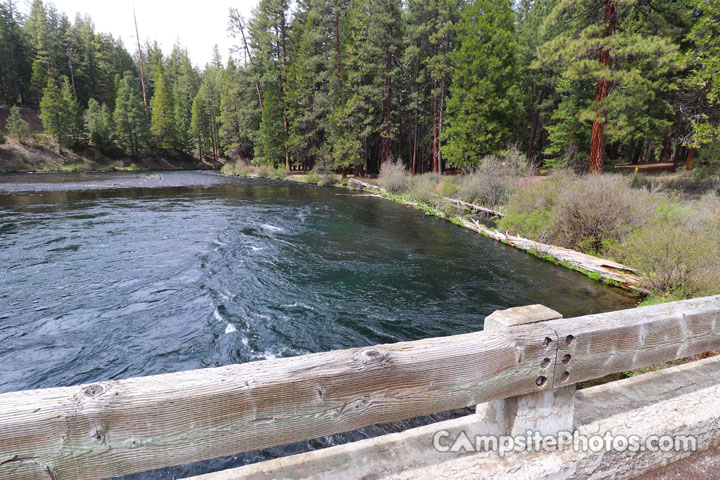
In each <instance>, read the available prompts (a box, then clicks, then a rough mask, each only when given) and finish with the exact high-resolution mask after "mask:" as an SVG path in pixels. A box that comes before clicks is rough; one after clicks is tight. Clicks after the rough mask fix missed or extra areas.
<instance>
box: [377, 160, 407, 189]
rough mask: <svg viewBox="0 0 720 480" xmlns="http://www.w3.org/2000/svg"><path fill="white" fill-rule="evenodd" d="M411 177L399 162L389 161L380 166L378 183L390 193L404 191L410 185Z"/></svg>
mask: <svg viewBox="0 0 720 480" xmlns="http://www.w3.org/2000/svg"><path fill="white" fill-rule="evenodd" d="M411 183H412V182H411V177H410V174H409V173H408V171H407V169H406V168H405V166H404V165H403V164H402V163H401V162H397V161H389V162H387V163H384V164H383V165H382V166H381V167H380V184H381V185H382V186H383V187H385V189H386V190H387V191H388V192H390V193H395V194H399V193H405V192H406V191H407V190H408V189H409V188H410V185H411Z"/></svg>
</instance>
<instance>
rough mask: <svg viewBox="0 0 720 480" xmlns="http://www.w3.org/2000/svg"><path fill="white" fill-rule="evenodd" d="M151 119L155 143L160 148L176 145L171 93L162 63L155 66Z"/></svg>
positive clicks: (151, 130) (151, 129)
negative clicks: (155, 74)
mask: <svg viewBox="0 0 720 480" xmlns="http://www.w3.org/2000/svg"><path fill="white" fill-rule="evenodd" d="M150 103H151V108H152V120H151V124H150V132H151V133H152V135H153V137H154V141H155V144H156V145H157V146H158V147H160V148H165V149H167V148H172V147H174V146H175V145H177V143H178V142H177V138H176V134H177V128H176V126H175V108H174V105H173V99H172V94H171V92H170V89H169V88H168V86H167V83H166V81H165V72H164V70H163V66H162V64H160V65H158V67H157V76H156V79H155V94H154V95H153V97H152V101H151V102H150Z"/></svg>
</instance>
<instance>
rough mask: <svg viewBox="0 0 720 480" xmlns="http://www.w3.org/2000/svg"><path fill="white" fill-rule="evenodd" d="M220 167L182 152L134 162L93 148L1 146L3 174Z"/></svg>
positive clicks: (34, 142)
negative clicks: (60, 150) (61, 149)
mask: <svg viewBox="0 0 720 480" xmlns="http://www.w3.org/2000/svg"><path fill="white" fill-rule="evenodd" d="M221 166H222V163H221V162H214V161H212V160H207V159H203V160H201V159H198V158H195V157H193V156H191V155H187V154H185V153H179V152H169V153H163V154H158V155H153V156H148V157H146V158H138V159H134V158H131V157H127V156H109V155H107V154H104V153H102V152H100V151H99V150H98V149H96V148H93V147H86V148H82V149H79V150H72V149H63V153H62V155H61V154H59V153H58V150H57V147H54V146H52V145H49V144H46V143H44V142H43V141H41V140H28V141H27V142H26V143H24V144H20V143H18V142H7V143H4V144H0V173H37V172H112V171H145V170H216V169H218V168H220V167H221Z"/></svg>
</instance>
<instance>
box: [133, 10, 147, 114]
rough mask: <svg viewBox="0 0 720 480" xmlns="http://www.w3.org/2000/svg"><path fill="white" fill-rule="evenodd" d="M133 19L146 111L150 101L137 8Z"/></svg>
mask: <svg viewBox="0 0 720 480" xmlns="http://www.w3.org/2000/svg"><path fill="white" fill-rule="evenodd" d="M133 19H134V20H135V38H136V39H137V46H138V55H139V56H140V85H142V92H143V103H144V104H145V109H147V108H148V99H147V90H145V66H144V65H145V59H144V57H143V51H142V48H141V47H140V33H138V26H137V15H135V8H133Z"/></svg>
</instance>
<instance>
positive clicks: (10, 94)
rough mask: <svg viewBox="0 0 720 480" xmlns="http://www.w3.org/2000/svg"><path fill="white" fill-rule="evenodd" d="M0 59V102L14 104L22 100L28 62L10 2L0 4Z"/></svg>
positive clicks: (25, 85)
mask: <svg viewBox="0 0 720 480" xmlns="http://www.w3.org/2000/svg"><path fill="white" fill-rule="evenodd" d="M0 59H2V68H1V69H0V102H2V103H5V104H14V103H16V102H18V101H20V100H21V99H23V94H24V93H25V92H24V90H25V88H27V84H28V81H29V78H28V72H29V66H30V62H29V60H28V55H27V48H26V44H25V39H24V38H23V35H22V31H21V28H20V24H19V22H18V14H17V12H16V8H15V3H14V2H13V1H12V0H7V1H6V2H2V3H0Z"/></svg>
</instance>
